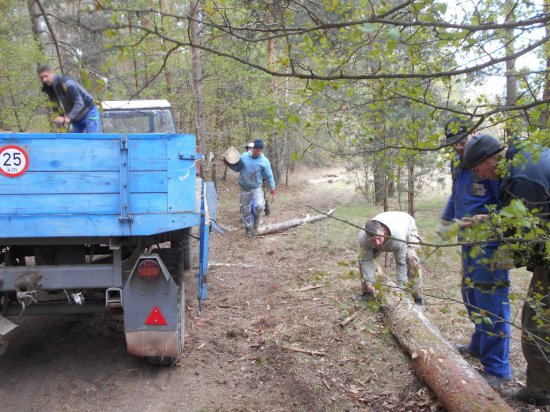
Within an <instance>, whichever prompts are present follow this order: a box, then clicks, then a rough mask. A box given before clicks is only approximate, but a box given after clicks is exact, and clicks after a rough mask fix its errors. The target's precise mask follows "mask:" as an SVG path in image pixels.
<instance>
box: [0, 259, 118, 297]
mask: <svg viewBox="0 0 550 412" xmlns="http://www.w3.org/2000/svg"><path fill="white" fill-rule="evenodd" d="M114 271H115V269H114V267H113V265H74V266H5V267H0V291H14V290H15V282H16V280H17V279H18V278H19V277H20V276H22V275H29V274H30V275H35V276H36V277H37V278H38V279H39V289H40V290H59V289H104V288H105V289H106V288H110V287H122V282H120V283H118V284H113V283H114V279H115V276H114Z"/></svg>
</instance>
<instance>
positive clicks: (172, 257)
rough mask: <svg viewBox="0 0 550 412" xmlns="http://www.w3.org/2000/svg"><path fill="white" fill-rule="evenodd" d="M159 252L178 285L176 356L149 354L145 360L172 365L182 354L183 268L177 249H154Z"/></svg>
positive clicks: (183, 317)
mask: <svg viewBox="0 0 550 412" xmlns="http://www.w3.org/2000/svg"><path fill="white" fill-rule="evenodd" d="M155 252H156V253H158V254H159V256H160V258H161V259H162V261H163V263H164V265H165V266H166V269H168V272H170V275H171V276H172V279H174V282H175V283H176V285H177V286H178V324H177V326H178V329H177V334H178V357H177V358H173V357H169V356H166V357H162V356H149V357H147V361H148V362H149V363H150V364H152V365H160V366H170V365H174V364H175V363H176V362H177V361H178V360H179V359H180V358H181V356H182V354H183V347H184V342H185V287H184V276H183V274H184V270H183V259H182V255H181V253H180V250H178V249H172V248H170V249H158V250H156V251H155Z"/></svg>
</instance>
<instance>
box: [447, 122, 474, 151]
mask: <svg viewBox="0 0 550 412" xmlns="http://www.w3.org/2000/svg"><path fill="white" fill-rule="evenodd" d="M471 127H472V123H471V122H470V120H468V119H465V118H463V117H458V116H455V117H453V118H451V119H450V120H449V121H448V122H447V123H446V124H445V140H444V141H443V143H445V144H447V145H452V144H455V143H458V142H460V141H461V140H462V139H464V138H465V137H466V136H468V134H470V132H471Z"/></svg>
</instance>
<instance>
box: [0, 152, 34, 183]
mask: <svg viewBox="0 0 550 412" xmlns="http://www.w3.org/2000/svg"><path fill="white" fill-rule="evenodd" d="M6 149H16V150H19V151H20V152H21V153H23V157H24V158H25V167H24V168H23V169H22V170H20V171H19V172H17V173H7V172H5V171H4V169H2V168H0V173H1V174H3V175H4V176H6V177H19V176H21V175H22V174H24V173H25V172H26V171H27V170H28V169H29V155H28V154H27V152H26V151H25V149H22V148H21V147H20V146H16V145H13V144H11V145H8V146H3V147H1V148H0V154H1V153H2V152H3V151H4V150H6Z"/></svg>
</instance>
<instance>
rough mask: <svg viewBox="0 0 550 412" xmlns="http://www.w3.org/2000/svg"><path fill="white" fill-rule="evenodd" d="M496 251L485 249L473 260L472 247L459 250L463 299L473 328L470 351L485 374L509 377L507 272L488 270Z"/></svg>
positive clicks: (491, 248)
mask: <svg viewBox="0 0 550 412" xmlns="http://www.w3.org/2000/svg"><path fill="white" fill-rule="evenodd" d="M496 249H497V246H487V247H485V248H484V249H483V252H482V253H481V254H480V255H478V256H476V257H472V256H470V253H471V251H472V248H471V247H469V246H463V247H462V263H463V275H462V288H461V289H462V299H463V300H464V304H465V306H466V309H467V310H468V314H469V315H470V319H471V320H472V322H474V326H475V331H474V333H473V334H472V336H471V340H470V346H469V350H470V352H471V353H473V354H475V355H478V356H479V359H480V361H481V364H482V365H483V369H484V370H485V372H487V373H490V374H492V375H496V376H499V377H510V376H512V371H511V369H510V364H509V362H508V358H509V355H510V323H509V322H510V301H509V273H508V271H507V270H501V269H496V270H491V265H492V264H493V262H491V258H492V256H493V254H494V252H495V251H496Z"/></svg>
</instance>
